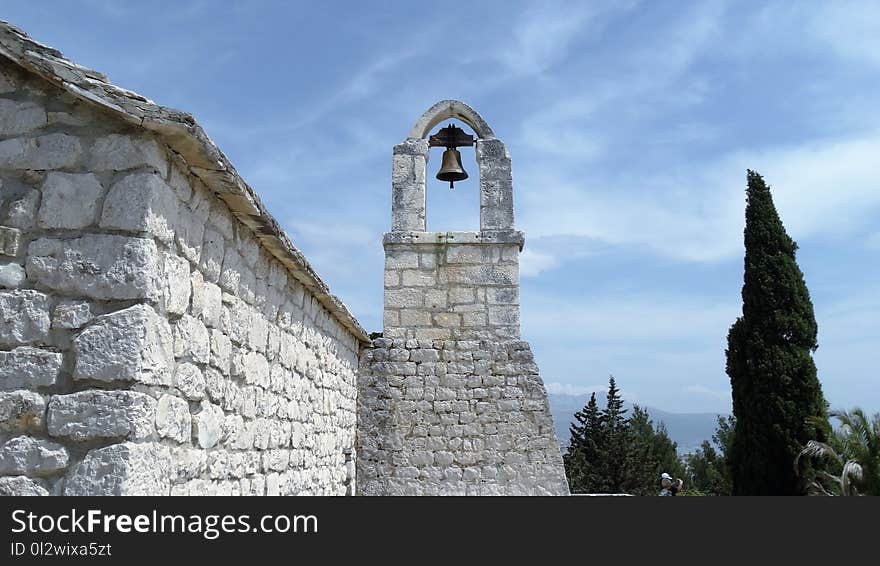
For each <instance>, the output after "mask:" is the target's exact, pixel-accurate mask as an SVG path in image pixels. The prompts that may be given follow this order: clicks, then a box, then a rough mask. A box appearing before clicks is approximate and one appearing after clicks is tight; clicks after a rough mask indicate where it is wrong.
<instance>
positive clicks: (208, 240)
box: [199, 228, 225, 283]
mask: <svg viewBox="0 0 880 566" xmlns="http://www.w3.org/2000/svg"><path fill="white" fill-rule="evenodd" d="M224 253H225V241H224V239H223V236H222V235H221V234H220V232H218V231H217V230H214V229H213V228H205V236H204V240H203V241H202V255H201V257H200V259H199V268H200V269H201V270H202V274H203V275H204V276H205V280H206V281H210V282H211V283H216V282H217V281H219V280H220V270H221V268H222V266H223V255H224Z"/></svg>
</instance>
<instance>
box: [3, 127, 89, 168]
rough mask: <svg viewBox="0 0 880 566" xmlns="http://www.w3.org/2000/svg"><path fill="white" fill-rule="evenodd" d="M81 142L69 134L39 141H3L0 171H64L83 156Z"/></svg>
mask: <svg viewBox="0 0 880 566" xmlns="http://www.w3.org/2000/svg"><path fill="white" fill-rule="evenodd" d="M82 153H83V150H82V145H81V144H80V141H79V138H77V137H75V136H71V135H69V134H47V135H45V136H39V137H36V138H12V139H8V140H4V141H0V169H35V170H38V171H44V170H48V169H64V168H67V167H72V166H73V165H75V164H76V162H77V161H78V160H79V158H80V157H81V156H82Z"/></svg>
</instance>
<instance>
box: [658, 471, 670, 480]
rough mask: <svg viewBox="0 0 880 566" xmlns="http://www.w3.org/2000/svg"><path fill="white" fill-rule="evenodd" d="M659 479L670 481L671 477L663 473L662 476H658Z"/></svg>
mask: <svg viewBox="0 0 880 566" xmlns="http://www.w3.org/2000/svg"><path fill="white" fill-rule="evenodd" d="M660 477H661V478H663V479H664V480H671V479H672V476H670V475H669V474H667V473H666V472H663V473H662V474H660Z"/></svg>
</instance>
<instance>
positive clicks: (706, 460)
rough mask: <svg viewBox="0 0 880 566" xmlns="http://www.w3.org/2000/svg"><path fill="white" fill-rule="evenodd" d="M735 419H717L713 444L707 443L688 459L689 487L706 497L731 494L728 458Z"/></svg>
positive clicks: (704, 442)
mask: <svg viewBox="0 0 880 566" xmlns="http://www.w3.org/2000/svg"><path fill="white" fill-rule="evenodd" d="M735 423H736V420H735V419H734V417H732V416H728V417H722V416H719V417H718V427H717V428H716V429H715V434H713V435H712V441H711V442H710V441H708V440H704V441H703V443H702V444H701V445H700V448H699V449H698V450H697V451H696V452H694V453H693V454H689V455H688V456H687V458H686V463H687V475H688V478H689V480H690V482H689V488H690V489H693V490H695V491H697V492H699V493H701V494H704V495H730V492H731V486H730V467H729V465H728V461H727V455H728V454H729V451H730V444H731V442H732V441H733V430H734V426H735Z"/></svg>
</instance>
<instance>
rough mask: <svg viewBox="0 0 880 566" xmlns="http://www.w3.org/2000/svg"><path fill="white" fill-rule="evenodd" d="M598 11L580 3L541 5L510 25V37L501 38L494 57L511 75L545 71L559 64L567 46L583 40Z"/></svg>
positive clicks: (530, 9) (525, 12) (548, 3)
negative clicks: (499, 60)
mask: <svg viewBox="0 0 880 566" xmlns="http://www.w3.org/2000/svg"><path fill="white" fill-rule="evenodd" d="M600 11H601V10H600V9H597V8H596V7H590V6H587V5H585V4H583V3H574V2H542V3H540V4H535V5H533V6H531V7H530V8H529V9H527V10H526V11H524V12H523V13H522V14H520V16H519V17H518V18H517V20H516V21H515V22H514V23H513V25H512V30H513V34H512V37H511V36H510V35H505V36H504V49H500V50H499V52H498V57H499V58H500V59H501V61H502V63H504V64H505V65H506V66H507V67H508V69H509V70H510V71H511V73H512V74H513V75H533V74H540V73H542V72H544V71H546V70H547V69H548V68H549V67H551V66H552V65H553V64H555V63H557V62H558V61H559V60H561V59H562V58H563V57H564V56H565V55H566V53H567V51H568V48H569V46H570V45H571V43H572V42H573V41H574V40H575V39H576V38H579V37H583V36H584V31H585V30H584V27H585V26H586V25H587V24H588V23H593V24H597V22H595V21H594V20H595V19H596V18H597V16H598V15H599V12H600Z"/></svg>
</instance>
